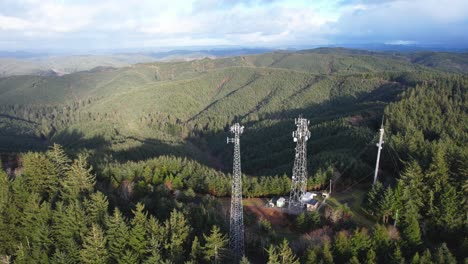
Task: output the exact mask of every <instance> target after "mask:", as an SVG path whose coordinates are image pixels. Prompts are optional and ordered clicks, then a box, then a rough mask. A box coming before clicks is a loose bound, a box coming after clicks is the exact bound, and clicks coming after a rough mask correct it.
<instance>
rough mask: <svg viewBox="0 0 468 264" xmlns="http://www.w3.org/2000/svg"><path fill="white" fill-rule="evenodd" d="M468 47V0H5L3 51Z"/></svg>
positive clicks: (0, 13) (0, 26) (0, 23)
mask: <svg viewBox="0 0 468 264" xmlns="http://www.w3.org/2000/svg"><path fill="white" fill-rule="evenodd" d="M342 43H348V44H358V43H387V44H402V45H408V44H414V45H449V46H464V47H467V45H468V1H467V0H452V1H439V0H437V1H436V0H412V1H400V0H328V1H327V0H309V1H306V0H297V1H294V0H186V1H183V0H167V1H157V0H132V1H122V0H112V1H111V0H76V1H72V0H1V1H0V49H1V50H57V49H59V50H67V49H68V50H97V49H103V50H105V49H131V48H164V47H165V48H167V47H169V48H177V47H187V46H231V45H232V46H250V47H272V48H287V47H297V46H316V45H330V44H342Z"/></svg>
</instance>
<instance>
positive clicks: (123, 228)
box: [106, 208, 129, 261]
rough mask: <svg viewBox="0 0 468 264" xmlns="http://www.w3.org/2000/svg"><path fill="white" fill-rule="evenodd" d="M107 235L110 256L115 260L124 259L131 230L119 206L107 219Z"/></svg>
mask: <svg viewBox="0 0 468 264" xmlns="http://www.w3.org/2000/svg"><path fill="white" fill-rule="evenodd" d="M106 235H107V248H108V249H109V255H110V258H111V259H112V260H114V261H118V260H119V259H123V256H124V254H125V248H126V247H127V245H128V239H129V231H128V227H127V225H126V224H125V220H124V218H123V216H122V213H121V212H120V211H119V209H118V208H115V209H114V214H113V215H112V216H111V217H109V219H108V220H107V232H106Z"/></svg>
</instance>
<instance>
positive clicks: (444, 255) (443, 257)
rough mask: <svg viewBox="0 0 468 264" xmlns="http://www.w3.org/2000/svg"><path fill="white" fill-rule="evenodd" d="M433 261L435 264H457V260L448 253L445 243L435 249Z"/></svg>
mask: <svg viewBox="0 0 468 264" xmlns="http://www.w3.org/2000/svg"><path fill="white" fill-rule="evenodd" d="M435 260H436V262H437V263H443V264H457V260H456V259H455V257H454V256H453V255H452V252H450V250H449V249H448V247H447V244H445V243H442V245H441V246H440V247H439V248H438V249H437V253H436V255H435Z"/></svg>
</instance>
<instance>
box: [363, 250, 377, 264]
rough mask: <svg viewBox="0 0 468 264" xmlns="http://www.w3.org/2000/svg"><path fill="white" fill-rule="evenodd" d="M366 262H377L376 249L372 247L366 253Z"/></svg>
mask: <svg viewBox="0 0 468 264" xmlns="http://www.w3.org/2000/svg"><path fill="white" fill-rule="evenodd" d="M365 263H366V264H375V263H377V256H376V255H375V251H374V250H373V249H372V248H371V249H369V251H367V255H366V262H365Z"/></svg>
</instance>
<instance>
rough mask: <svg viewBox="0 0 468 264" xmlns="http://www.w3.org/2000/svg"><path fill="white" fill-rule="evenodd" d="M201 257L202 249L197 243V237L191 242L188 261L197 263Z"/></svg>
mask: <svg viewBox="0 0 468 264" xmlns="http://www.w3.org/2000/svg"><path fill="white" fill-rule="evenodd" d="M201 255H202V247H201V245H200V242H198V237H197V236H195V238H194V239H193V241H192V248H191V251H190V260H191V261H193V262H195V263H197V262H199V261H200V259H201Z"/></svg>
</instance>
